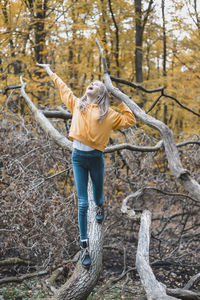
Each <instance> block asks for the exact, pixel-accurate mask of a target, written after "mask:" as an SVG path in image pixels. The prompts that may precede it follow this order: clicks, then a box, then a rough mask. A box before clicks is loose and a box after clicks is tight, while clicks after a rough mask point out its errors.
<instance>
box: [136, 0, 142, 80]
mask: <svg viewBox="0 0 200 300" xmlns="http://www.w3.org/2000/svg"><path fill="white" fill-rule="evenodd" d="M135 23H136V33H135V72H136V82H137V83H141V82H143V71H142V62H143V54H142V42H143V25H142V0H135Z"/></svg>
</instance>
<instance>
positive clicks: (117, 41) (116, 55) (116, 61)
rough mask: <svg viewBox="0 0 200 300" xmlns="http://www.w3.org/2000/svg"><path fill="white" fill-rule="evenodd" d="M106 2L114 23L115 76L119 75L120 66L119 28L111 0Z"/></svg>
mask: <svg viewBox="0 0 200 300" xmlns="http://www.w3.org/2000/svg"><path fill="white" fill-rule="evenodd" d="M108 3H109V9H110V13H111V16H112V20H113V23H114V26H115V63H116V66H117V72H116V75H117V77H120V66H119V28H118V25H117V22H116V20H115V15H114V13H113V10H112V3H111V0H108Z"/></svg>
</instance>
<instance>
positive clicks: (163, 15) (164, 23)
mask: <svg viewBox="0 0 200 300" xmlns="http://www.w3.org/2000/svg"><path fill="white" fill-rule="evenodd" d="M162 20H163V27H162V30H163V76H166V75H167V71H166V61H167V39H166V21H165V0H162Z"/></svg>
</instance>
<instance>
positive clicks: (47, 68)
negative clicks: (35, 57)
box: [36, 63, 53, 76]
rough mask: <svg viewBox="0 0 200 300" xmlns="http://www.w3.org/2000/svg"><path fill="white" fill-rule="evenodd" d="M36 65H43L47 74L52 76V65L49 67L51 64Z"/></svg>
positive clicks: (40, 65)
mask: <svg viewBox="0 0 200 300" xmlns="http://www.w3.org/2000/svg"><path fill="white" fill-rule="evenodd" d="M36 65H37V66H38V67H41V68H44V69H45V71H46V72H47V74H48V75H49V76H50V75H51V74H52V73H53V72H52V71H51V69H50V67H49V64H39V63H36Z"/></svg>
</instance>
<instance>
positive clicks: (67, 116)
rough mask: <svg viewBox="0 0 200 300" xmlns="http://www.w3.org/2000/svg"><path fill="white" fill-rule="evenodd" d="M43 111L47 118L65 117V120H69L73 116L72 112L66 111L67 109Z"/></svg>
mask: <svg viewBox="0 0 200 300" xmlns="http://www.w3.org/2000/svg"><path fill="white" fill-rule="evenodd" d="M41 112H42V113H43V114H44V115H45V117H47V118H60V119H64V120H69V119H71V118H72V114H71V113H68V112H66V111H65V110H63V111H50V110H42V111H41Z"/></svg>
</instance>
